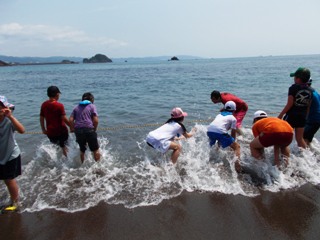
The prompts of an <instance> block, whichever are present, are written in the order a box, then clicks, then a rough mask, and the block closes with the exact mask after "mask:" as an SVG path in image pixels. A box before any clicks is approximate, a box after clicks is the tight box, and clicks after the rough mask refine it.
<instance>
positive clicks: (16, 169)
mask: <svg viewBox="0 0 320 240" xmlns="http://www.w3.org/2000/svg"><path fill="white" fill-rule="evenodd" d="M13 110H14V105H12V104H10V103H9V102H8V100H7V98H6V97H5V96H0V152H1V154H0V179H1V180H4V183H5V184H6V186H7V188H8V191H9V193H10V198H11V204H10V205H9V206H7V207H5V208H4V210H5V211H15V210H17V209H18V207H19V203H18V201H19V186H18V184H17V182H16V180H15V178H16V177H17V176H19V175H21V156H20V149H19V146H18V145H17V142H16V140H15V139H14V131H17V132H19V133H24V126H23V125H22V124H21V123H20V122H19V121H18V120H17V119H16V118H15V117H14V116H13V114H12V112H13Z"/></svg>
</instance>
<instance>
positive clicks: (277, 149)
mask: <svg viewBox="0 0 320 240" xmlns="http://www.w3.org/2000/svg"><path fill="white" fill-rule="evenodd" d="M273 151H274V163H275V165H277V167H278V168H279V167H280V160H279V153H280V147H279V146H278V145H274V146H273Z"/></svg>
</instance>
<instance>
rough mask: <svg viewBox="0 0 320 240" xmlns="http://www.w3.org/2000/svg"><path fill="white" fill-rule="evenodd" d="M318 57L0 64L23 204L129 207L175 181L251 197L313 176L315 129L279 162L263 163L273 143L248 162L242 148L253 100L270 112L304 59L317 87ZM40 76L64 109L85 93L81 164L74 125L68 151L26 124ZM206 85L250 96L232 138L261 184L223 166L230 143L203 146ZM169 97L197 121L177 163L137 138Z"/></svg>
mask: <svg viewBox="0 0 320 240" xmlns="http://www.w3.org/2000/svg"><path fill="white" fill-rule="evenodd" d="M319 59H320V58H319V56H317V55H314V56H291V57H260V58H240V59H211V60H188V61H179V62H145V63H141V62H139V63H134V62H132V63H130V62H129V63H112V64H94V65H91V64H88V65H83V64H77V65H43V66H19V67H7V68H0V82H1V84H2V86H4V88H1V94H3V95H5V96H7V97H8V99H9V101H10V102H12V103H13V104H15V105H16V110H15V116H16V117H17V118H18V119H19V120H20V121H21V122H22V123H23V124H24V125H25V127H26V130H27V131H28V132H29V134H24V135H17V136H16V139H17V141H18V144H19V146H20V148H21V150H22V152H23V153H22V159H23V174H22V176H20V177H19V178H18V181H19V185H20V189H21V202H22V205H23V210H25V211H37V210H41V209H44V208H55V209H62V210H65V211H78V210H81V209H86V208H88V207H90V206H95V205H97V204H98V203H99V202H100V201H104V202H108V203H111V204H119V203H121V204H124V205H125V206H126V207H130V208H132V207H136V206H144V205H154V204H159V203H160V202H161V201H162V200H163V199H169V198H172V197H174V196H177V195H179V194H181V192H182V191H184V190H186V191H206V192H220V193H224V194H241V195H245V196H248V197H252V196H256V195H257V194H259V191H258V188H263V189H266V190H268V191H271V192H278V191H280V190H282V189H288V188H295V187H298V186H301V185H303V184H304V183H307V182H309V183H311V184H319V182H320V176H319V175H320V170H319V169H320V168H319V166H320V162H319V159H320V156H319V152H320V145H319V142H318V141H317V139H315V141H314V143H313V148H314V150H313V151H304V152H299V151H298V150H297V146H296V144H295V143H293V144H292V145H291V150H292V157H291V159H290V165H289V167H288V168H287V169H285V170H284V171H283V172H280V171H278V170H277V169H276V168H275V167H273V166H272V158H273V157H272V149H267V151H266V161H265V162H257V161H254V160H253V159H252V158H251V157H250V153H249V148H248V143H249V142H250V140H251V139H252V134H251V130H250V127H251V122H252V118H251V116H252V114H253V112H254V111H256V110H258V109H262V110H264V111H266V112H268V113H269V114H270V115H274V116H276V115H277V113H278V112H280V111H281V110H282V108H283V106H284V105H285V103H286V99H287V91H288V87H289V86H290V85H291V84H292V79H291V78H290V77H289V73H290V72H292V71H294V70H295V69H296V68H297V67H299V66H306V67H308V68H310V70H311V72H312V78H313V79H314V81H313V82H314V87H315V88H316V89H317V88H318V87H320V85H319V83H318V82H317V79H318V78H319V75H320V72H319V71H318V69H317V66H319V61H320V60H319ZM49 85H57V86H58V87H59V88H60V90H61V92H62V96H61V98H60V101H61V102H62V103H63V104H64V105H65V109H66V111H67V115H68V116H69V114H70V113H71V111H72V109H73V107H74V106H75V105H76V104H77V103H78V102H79V101H80V98H81V96H82V94H83V93H84V92H86V91H91V92H92V93H93V94H94V96H95V104H96V106H97V109H98V113H99V120H100V123H99V128H100V130H99V132H98V135H99V141H100V145H101V151H102V161H101V162H99V163H95V162H94V161H93V158H92V156H91V154H90V153H87V160H86V161H85V163H84V164H83V165H81V164H80V159H79V149H78V146H77V144H76V143H75V137H74V135H73V134H70V146H69V156H68V159H66V158H64V157H62V154H61V151H60V150H59V149H58V148H56V147H55V146H53V145H51V144H50V143H49V142H48V140H47V139H46V137H45V136H44V135H41V134H35V133H38V132H39V131H40V125H39V111H40V105H41V103H42V102H43V101H45V100H46V98H47V97H46V89H47V87H48V86H49ZM215 89H216V90H220V91H228V92H232V93H234V94H235V95H238V96H239V97H241V98H243V99H244V100H245V101H247V103H248V105H249V111H248V115H247V116H246V118H245V120H244V135H243V136H241V137H239V139H238V142H239V143H240V145H241V159H242V161H243V162H244V164H246V166H249V167H250V168H251V169H253V170H254V171H255V172H256V174H257V176H258V177H259V179H263V180H264V183H263V184H262V185H261V186H257V185H256V182H255V181H254V179H252V178H251V177H250V176H249V175H242V176H240V177H238V175H237V174H236V173H235V171H234V169H233V167H230V162H231V163H232V161H233V154H232V153H231V152H229V151H226V150H219V149H218V150H217V149H216V148H213V149H211V150H210V149H209V146H208V140H207V136H206V126H207V124H209V120H210V119H212V118H213V117H214V116H215V115H216V114H217V113H218V111H219V109H220V108H221V107H222V106H221V105H219V104H218V105H214V104H212V102H211V101H210V93H211V91H212V90H215ZM175 106H179V107H182V108H183V110H185V111H187V112H188V113H189V116H188V117H187V118H186V122H185V125H186V126H187V129H189V130H190V129H191V128H192V127H194V126H196V127H197V129H198V131H197V133H196V135H195V137H194V138H191V139H188V140H181V144H182V146H183V153H182V155H181V156H180V158H179V160H178V163H177V164H176V166H174V165H172V164H171V163H170V161H168V159H169V158H170V155H162V154H159V153H157V152H155V151H154V150H153V149H151V148H150V147H148V146H147V145H146V144H145V142H144V139H145V137H146V135H147V133H148V132H149V131H151V130H153V129H154V128H155V126H144V125H148V124H155V123H159V124H160V123H163V122H165V121H166V120H167V119H168V117H169V114H170V111H171V109H172V108H173V107H175ZM202 120H205V121H202ZM196 121H199V122H198V123H197V122H196ZM126 126H130V127H126ZM135 126H136V127H135ZM111 128H114V129H111ZM30 133H34V134H30ZM231 166H233V164H231ZM0 189H1V192H3V193H4V194H2V195H1V198H0V202H5V201H6V200H7V199H8V195H7V193H6V189H5V187H4V186H3V185H1V187H0Z"/></svg>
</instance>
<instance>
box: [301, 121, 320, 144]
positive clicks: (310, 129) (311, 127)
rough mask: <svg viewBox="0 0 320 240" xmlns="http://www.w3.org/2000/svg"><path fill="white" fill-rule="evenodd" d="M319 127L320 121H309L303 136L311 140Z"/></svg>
mask: <svg viewBox="0 0 320 240" xmlns="http://www.w3.org/2000/svg"><path fill="white" fill-rule="evenodd" d="M319 128H320V123H307V124H306V126H305V127H304V132H303V138H304V139H307V140H308V141H309V142H311V141H312V139H313V137H314V135H315V134H316V132H317V131H318V130H319Z"/></svg>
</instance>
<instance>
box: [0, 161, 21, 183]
mask: <svg viewBox="0 0 320 240" xmlns="http://www.w3.org/2000/svg"><path fill="white" fill-rule="evenodd" d="M19 175H21V155H19V156H18V157H17V158H15V159H12V160H10V161H9V162H7V163H6V164H5V165H0V179H1V180H7V179H15V178H16V177H18V176H19Z"/></svg>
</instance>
